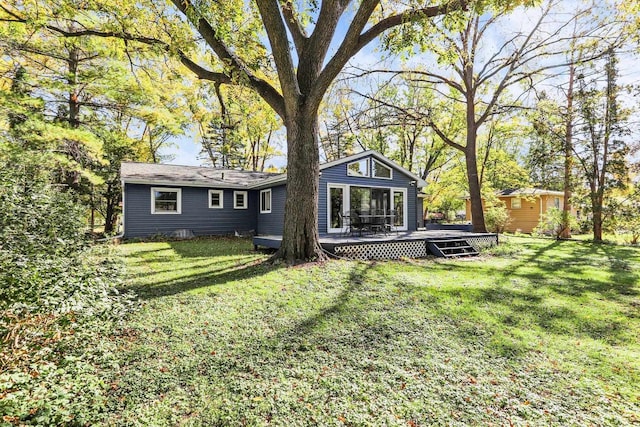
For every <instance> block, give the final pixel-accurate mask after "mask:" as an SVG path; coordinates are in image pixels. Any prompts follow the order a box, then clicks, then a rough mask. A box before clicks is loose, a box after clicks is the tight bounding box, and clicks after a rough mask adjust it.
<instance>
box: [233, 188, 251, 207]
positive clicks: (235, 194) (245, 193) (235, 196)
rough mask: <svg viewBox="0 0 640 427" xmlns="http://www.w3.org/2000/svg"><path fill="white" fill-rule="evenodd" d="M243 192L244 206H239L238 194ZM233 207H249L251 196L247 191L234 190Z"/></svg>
mask: <svg viewBox="0 0 640 427" xmlns="http://www.w3.org/2000/svg"><path fill="white" fill-rule="evenodd" d="M239 194H242V196H243V199H244V206H238V195H239ZM233 209H249V196H248V193H247V192H246V191H234V192H233Z"/></svg>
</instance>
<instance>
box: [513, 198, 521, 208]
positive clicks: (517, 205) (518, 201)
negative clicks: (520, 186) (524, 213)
mask: <svg viewBox="0 0 640 427" xmlns="http://www.w3.org/2000/svg"><path fill="white" fill-rule="evenodd" d="M520 208H522V199H521V198H519V197H514V198H513V199H511V209H520Z"/></svg>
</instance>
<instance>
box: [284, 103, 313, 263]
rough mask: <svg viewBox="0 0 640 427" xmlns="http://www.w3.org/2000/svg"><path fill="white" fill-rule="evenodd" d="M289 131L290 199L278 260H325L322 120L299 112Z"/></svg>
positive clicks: (288, 261) (288, 175) (294, 261)
mask: <svg viewBox="0 0 640 427" xmlns="http://www.w3.org/2000/svg"><path fill="white" fill-rule="evenodd" d="M299 110H302V108H300V109H299ZM286 128H287V200H286V204H285V215H284V228H283V233H282V243H281V245H280V249H279V250H278V252H277V253H276V255H275V258H281V259H284V260H285V261H286V262H287V263H289V264H294V263H299V262H304V261H308V260H312V259H320V260H322V259H325V258H326V256H325V254H324V252H323V250H322V248H321V247H320V242H319V234H318V185H319V183H318V181H319V175H320V168H319V152H318V140H319V138H318V117H317V115H316V114H305V113H304V112H303V111H299V112H298V114H297V115H296V118H294V119H293V120H287V124H286ZM310 194H312V195H314V197H309V195H310Z"/></svg>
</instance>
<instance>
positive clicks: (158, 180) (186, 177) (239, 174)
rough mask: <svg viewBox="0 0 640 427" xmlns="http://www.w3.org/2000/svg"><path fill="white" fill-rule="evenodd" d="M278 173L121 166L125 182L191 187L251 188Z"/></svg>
mask: <svg viewBox="0 0 640 427" xmlns="http://www.w3.org/2000/svg"><path fill="white" fill-rule="evenodd" d="M277 175H280V174H273V173H264V172H249V171H242V170H235V169H219V168H210V167H199V166H182V165H165V164H157V163H138V162H122V165H121V168H120V177H121V179H122V181H123V182H124V183H129V184H151V185H185V186H192V187H217V188H249V187H251V186H253V185H254V184H256V183H258V182H260V181H263V180H265V179H267V178H269V177H272V176H277Z"/></svg>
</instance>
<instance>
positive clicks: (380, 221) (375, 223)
mask: <svg viewBox="0 0 640 427" xmlns="http://www.w3.org/2000/svg"><path fill="white" fill-rule="evenodd" d="M359 216H360V221H361V223H362V225H363V227H364V228H368V229H369V230H371V231H372V232H373V233H374V234H375V233H376V232H378V231H382V232H383V233H385V234H387V231H386V228H387V225H388V224H389V225H390V224H393V218H394V216H395V215H384V214H360V215H359ZM387 220H389V222H387Z"/></svg>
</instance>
